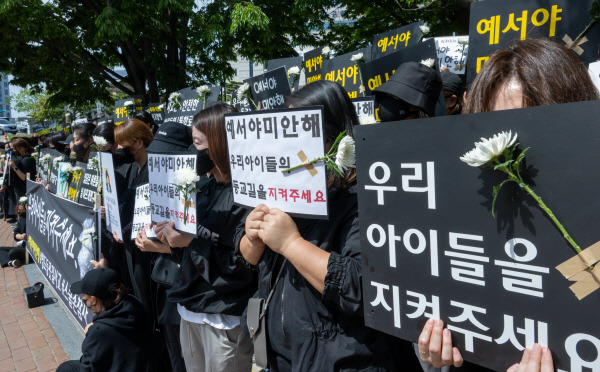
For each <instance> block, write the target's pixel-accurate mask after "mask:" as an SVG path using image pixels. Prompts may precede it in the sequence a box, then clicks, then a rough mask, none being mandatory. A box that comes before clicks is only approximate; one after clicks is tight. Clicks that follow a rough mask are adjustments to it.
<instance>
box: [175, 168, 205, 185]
mask: <svg viewBox="0 0 600 372" xmlns="http://www.w3.org/2000/svg"><path fill="white" fill-rule="evenodd" d="M198 181H200V176H198V174H197V173H196V171H195V170H193V169H191V168H182V169H179V170H178V171H175V182H177V184H178V185H180V186H190V185H193V184H195V183H196V182H198Z"/></svg>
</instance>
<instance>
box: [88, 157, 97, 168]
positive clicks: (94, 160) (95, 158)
mask: <svg viewBox="0 0 600 372" xmlns="http://www.w3.org/2000/svg"><path fill="white" fill-rule="evenodd" d="M90 164H91V165H92V166H93V167H96V166H98V164H99V162H98V158H97V157H93V158H90Z"/></svg>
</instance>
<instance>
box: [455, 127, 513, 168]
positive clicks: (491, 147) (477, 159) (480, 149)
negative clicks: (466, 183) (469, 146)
mask: <svg viewBox="0 0 600 372" xmlns="http://www.w3.org/2000/svg"><path fill="white" fill-rule="evenodd" d="M516 141H517V133H515V135H514V136H513V135H512V132H511V131H508V132H501V133H498V134H495V135H494V136H493V137H492V138H481V142H475V148H474V149H473V150H471V151H469V152H467V153H466V154H464V155H463V156H462V157H461V158H460V160H461V161H463V162H465V163H467V164H468V165H470V166H472V167H479V166H482V165H484V164H486V163H487V162H489V161H491V160H493V159H495V158H496V157H498V156H500V155H501V154H502V153H503V152H504V150H506V149H507V148H509V147H510V146H512V145H514V143H515V142H516Z"/></svg>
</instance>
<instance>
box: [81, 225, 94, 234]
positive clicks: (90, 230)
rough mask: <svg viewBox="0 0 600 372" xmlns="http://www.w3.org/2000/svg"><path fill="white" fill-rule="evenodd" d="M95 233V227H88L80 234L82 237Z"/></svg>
mask: <svg viewBox="0 0 600 372" xmlns="http://www.w3.org/2000/svg"><path fill="white" fill-rule="evenodd" d="M95 233H96V228H95V227H90V228H89V229H85V230H83V231H82V232H81V234H83V235H94V234H95Z"/></svg>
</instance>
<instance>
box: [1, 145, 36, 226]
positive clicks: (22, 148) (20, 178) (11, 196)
mask: <svg viewBox="0 0 600 372" xmlns="http://www.w3.org/2000/svg"><path fill="white" fill-rule="evenodd" d="M10 146H11V147H12V151H10V153H9V155H8V156H9V157H10V159H9V158H7V161H6V165H7V166H8V167H9V169H8V172H6V176H5V177H4V186H3V187H2V189H0V191H4V211H5V212H6V213H7V214H8V216H5V217H15V215H14V211H15V210H16V208H17V204H18V202H19V199H20V198H21V197H22V196H24V195H25V192H26V191H27V183H26V181H25V179H26V178H27V174H29V179H30V180H32V181H35V172H36V169H35V168H36V164H35V160H34V159H33V158H32V157H31V153H32V152H33V147H31V146H30V145H29V142H27V141H25V140H24V139H23V138H13V139H12V140H11V141H10ZM9 222H10V223H14V222H16V219H14V218H12V219H10V220H9Z"/></svg>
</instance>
